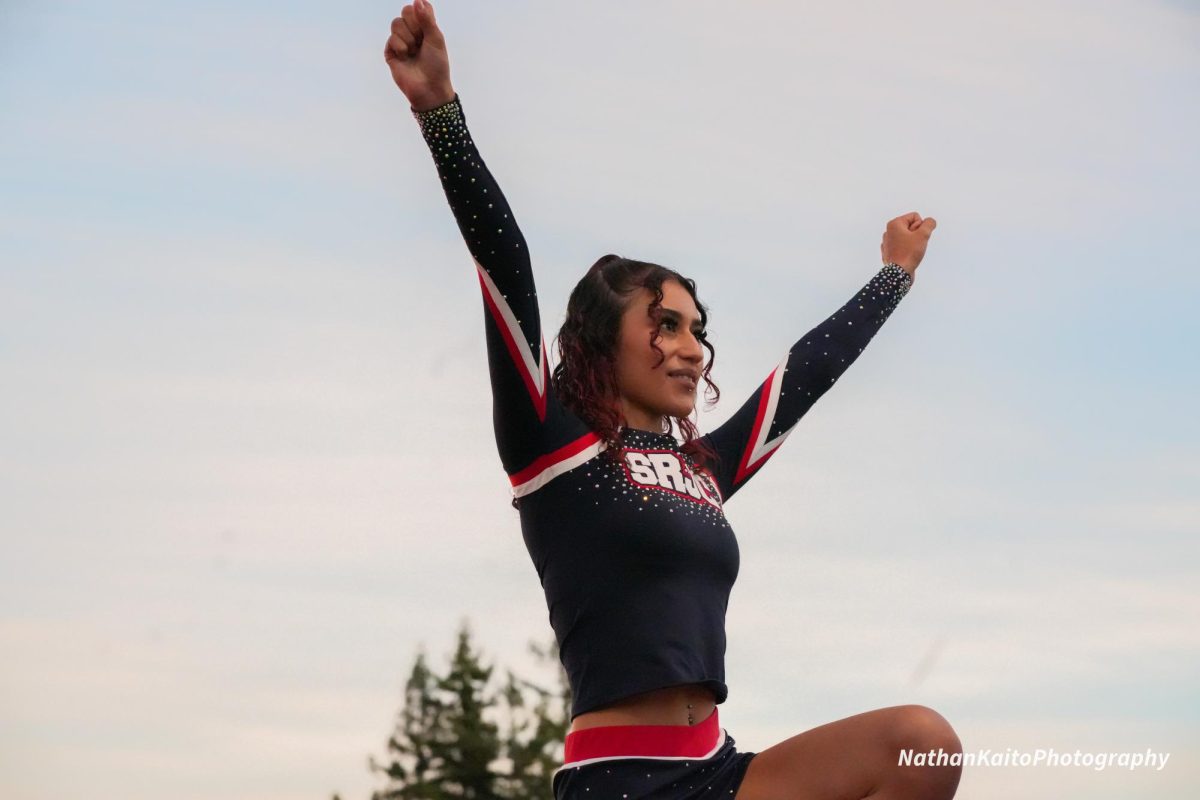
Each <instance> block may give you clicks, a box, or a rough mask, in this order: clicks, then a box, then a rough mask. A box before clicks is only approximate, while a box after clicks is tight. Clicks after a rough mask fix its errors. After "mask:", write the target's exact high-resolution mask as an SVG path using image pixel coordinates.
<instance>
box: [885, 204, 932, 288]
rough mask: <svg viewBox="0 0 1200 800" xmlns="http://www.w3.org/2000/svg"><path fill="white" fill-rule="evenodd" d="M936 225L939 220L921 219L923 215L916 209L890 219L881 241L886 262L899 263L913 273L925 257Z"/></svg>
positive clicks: (905, 269) (910, 273) (906, 270)
mask: <svg viewBox="0 0 1200 800" xmlns="http://www.w3.org/2000/svg"><path fill="white" fill-rule="evenodd" d="M936 227H937V220H935V219H934V218H933V217H925V218H924V219H921V215H920V214H918V213H917V212H915V211H910V212H909V213H907V214H905V215H903V216H900V217H896V218H895V219H892V220H888V224H887V227H886V228H885V229H884V231H883V240H882V241H881V242H880V243H879V254H880V255H881V256H883V261H884V263H888V262H894V263H896V264H899V265H900V266H901V267H902V268H903V269H904V271H905V272H907V273H908V274H909V275H912V274H913V273H914V272H916V271H917V265H918V264H920V263H921V259H923V258H924V257H925V247H926V245H928V244H929V237H930V235H932V234H933V229H934V228H936Z"/></svg>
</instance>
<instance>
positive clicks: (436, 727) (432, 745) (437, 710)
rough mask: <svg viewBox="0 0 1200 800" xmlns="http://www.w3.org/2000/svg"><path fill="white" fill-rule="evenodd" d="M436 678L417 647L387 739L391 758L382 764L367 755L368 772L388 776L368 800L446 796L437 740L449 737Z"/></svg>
mask: <svg viewBox="0 0 1200 800" xmlns="http://www.w3.org/2000/svg"><path fill="white" fill-rule="evenodd" d="M437 681H438V678H437V676H435V675H434V674H433V673H432V672H430V670H429V668H428V666H426V663H425V653H424V651H423V650H419V651H418V652H417V659H416V662H415V663H414V664H413V669H412V673H411V674H410V675H409V678H408V682H407V684H405V688H404V707H403V708H402V709H401V710H400V714H399V719H398V721H397V723H396V731H395V733H393V734H392V736H391V737H390V738H389V739H388V744H387V746H388V750H389V751H391V752H392V753H394V754H395V758H393V760H392V762H391V763H390V764H387V765H386V766H384V765H380V764H379V763H378V762H376V761H375V758H374V757H373V756H368V757H367V766H368V768H369V769H370V770H371V771H372V772H383V773H385V774H386V775H387V776H388V778H390V779H391V784H390V785H389V787H388V788H387V789H384V790H381V791H376V792H372V793H371V800H441V798H443V797H446V796H447V795H443V794H442V792H441V788H440V786H439V783H440V777H441V769H442V764H441V761H440V758H439V755H438V752H437V750H438V747H437V742H438V740H439V739H440V740H445V739H448V738H449V737H448V734H447V733H446V726H445V723H444V719H445V716H446V708H445V705H444V704H443V703H442V701H441V700H440V699H439V698H438V697H437V696H435V694H434V690H435V688H436V685H437Z"/></svg>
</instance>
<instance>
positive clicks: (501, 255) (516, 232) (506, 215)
mask: <svg viewBox="0 0 1200 800" xmlns="http://www.w3.org/2000/svg"><path fill="white" fill-rule="evenodd" d="M412 114H413V116H414V117H415V118H416V120H417V122H418V124H419V125H420V129H421V135H422V136H423V137H424V139H425V143H426V144H427V145H428V146H429V149H430V152H431V154H432V155H433V158H434V162H435V163H436V165H437V171H438V175H439V177H440V178H441V181H442V188H443V189H444V190H445V193H446V199H447V200H448V201H449V203H450V208H451V210H452V211H453V212H454V219H455V220H456V221H457V223H458V228H459V230H460V231H461V232H462V236H463V240H464V241H465V242H466V245H467V249H468V250H469V251H470V253H471V257H472V260H473V261H474V266H475V270H476V272H477V274H478V277H479V285H480V289H481V290H482V292H483V305H484V326H485V332H486V340H487V357H488V369H489V373H490V380H491V386H492V418H493V423H494V428H495V434H496V446H497V449H498V450H499V453H500V460H501V462H502V464H503V465H504V469H505V471H506V472H507V473H508V475H509V478H510V480H511V481H512V483H513V487H514V493H515V494H518V495H519V494H522V493H527V492H529V491H532V490H533V489H536V488H537V487H538V486H540V485H541V484H542V483H544V482H545V481H546V480H549V479H550V478H551V477H553V476H554V475H555V474H557V473H558V471H561V470H562V469H563V468H564V467H565V465H564V464H562V463H561V462H562V460H563V458H564V457H566V456H568V455H569V456H571V457H572V458H577V457H578V456H580V455H581V453H580V452H579V451H580V450H581V449H582V448H585V447H587V446H592V445H594V444H595V442H594V441H592V440H586V434H587V432H588V431H587V429H586V426H585V425H584V424H583V423H582V421H580V420H579V419H578V418H577V417H575V416H574V415H573V414H571V413H570V412H569V411H567V410H566V409H564V408H563V407H562V406H561V404H559V403H558V402H557V401H556V399H555V398H554V393H553V391H552V387H551V382H550V370H549V365H548V361H547V358H546V342H545V337H544V335H543V333H542V328H541V318H540V315H539V313H538V302H537V291H536V289H535V286H534V281H533V270H532V267H531V262H530V255H529V249H528V247H527V246H526V243H525V237H524V236H523V235H522V233H521V229H520V228H519V227H517V221H516V219H515V217H514V216H513V213H512V209H511V208H509V205H508V201H507V200H506V199H505V197H504V194H503V193H502V192H501V191H500V187H499V185H498V184H497V183H496V180H495V178H494V177H493V176H492V173H491V172H490V171H489V170H488V167H487V165H486V164H485V163H484V161H483V158H482V157H481V156H480V155H479V151H478V150H477V149H476V147H475V143H474V141H472V138H471V134H470V131H469V130H468V129H467V123H466V117H465V115H464V114H463V109H462V103H461V100H460V99H459V96H458V95H457V94H455V96H454V98H453V99H452V100H450V101H448V102H446V103H444V104H442V105H440V106H437V107H436V108H432V109H427V110H423V111H416V110H412ZM572 448H574V450H573V449H572ZM593 452H594V451H593ZM547 470H549V472H548V471H547Z"/></svg>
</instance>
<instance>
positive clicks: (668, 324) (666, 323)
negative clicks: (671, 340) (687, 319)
mask: <svg viewBox="0 0 1200 800" xmlns="http://www.w3.org/2000/svg"><path fill="white" fill-rule="evenodd" d="M662 327H664V328H666V329H667V330H669V331H673V330H675V329H676V328H678V327H679V323H677V322H676V321H675V320H674V318H672V317H664V318H663V321H662Z"/></svg>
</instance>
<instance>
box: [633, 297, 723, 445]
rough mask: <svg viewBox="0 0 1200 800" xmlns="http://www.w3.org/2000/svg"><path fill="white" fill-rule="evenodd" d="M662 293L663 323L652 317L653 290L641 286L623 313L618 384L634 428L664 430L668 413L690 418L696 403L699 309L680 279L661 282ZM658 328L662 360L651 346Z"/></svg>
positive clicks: (701, 349) (700, 356)
mask: <svg viewBox="0 0 1200 800" xmlns="http://www.w3.org/2000/svg"><path fill="white" fill-rule="evenodd" d="M662 293H663V298H662V303H661V312H662V319H661V327H660V326H659V325H658V324H656V323H655V321H654V319H653V318H651V317H650V311H649V309H650V303H651V302H653V300H654V293H653V292H651V291H650V290H649V289H645V288H639V289H638V291H637V293H636V294H635V295H634V297H633V299H632V300H631V301H630V303H629V305H628V307H626V309H625V313H624V315H623V316H622V317H621V333H620V336H619V338H618V342H617V389H618V391H619V392H620V394H621V408H622V411H623V412H624V414H625V421H626V424H627V425H628V426H629V427H631V428H641V429H643V430H651V431H662V430H664V428H665V427H666V420H665V417H666V416H668V415H669V416H673V417H687V416H688V415H689V414H691V413H692V410H693V409H694V408H695V406H696V391H697V387H698V385H699V383H700V380H701V379H700V373H701V371H702V370H703V368H704V354H705V350H704V347H703V346H702V345H701V344H700V340H699V339H698V338H697V334H702V333H703V331H702V329H701V325H700V312H699V310H698V309H697V308H696V303H695V301H694V300H692V296H691V295H690V294H688V290H687V289H685V288H684V287H683V285H682V284H681V283H679V282H678V281H675V280H666V281H663V285H662ZM656 328H657V329H658V332H659V338H658V340H657V341H656V342H655V344H657V345H658V349H659V350H661V351H662V363H661V364H658V361H659V355H658V353H657V352H656V351H655V350H654V349H653V348H652V347H651V346H650V340H651V336H652V335H653V333H654V331H655V329H656ZM656 364H657V365H658V366H655V365H656ZM680 371H686V372H690V373H691V374H692V376H693V378H694V379H689V378H686V377H676V376H675V375H672V373H679V372H680Z"/></svg>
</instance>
